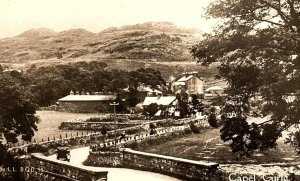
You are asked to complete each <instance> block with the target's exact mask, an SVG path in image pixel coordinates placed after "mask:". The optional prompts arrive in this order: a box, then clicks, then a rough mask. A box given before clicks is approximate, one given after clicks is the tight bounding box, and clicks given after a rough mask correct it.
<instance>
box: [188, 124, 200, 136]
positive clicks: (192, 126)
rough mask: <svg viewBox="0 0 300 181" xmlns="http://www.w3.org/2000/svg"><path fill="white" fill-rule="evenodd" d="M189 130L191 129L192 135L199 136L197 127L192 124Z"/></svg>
mask: <svg viewBox="0 0 300 181" xmlns="http://www.w3.org/2000/svg"><path fill="white" fill-rule="evenodd" d="M190 128H191V131H192V132H193V133H196V134H199V133H200V128H199V127H197V126H196V125H195V124H194V123H191V124H190Z"/></svg>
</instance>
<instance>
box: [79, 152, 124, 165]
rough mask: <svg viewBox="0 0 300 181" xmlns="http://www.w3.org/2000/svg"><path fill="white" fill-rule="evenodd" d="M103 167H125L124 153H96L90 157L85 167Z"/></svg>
mask: <svg viewBox="0 0 300 181" xmlns="http://www.w3.org/2000/svg"><path fill="white" fill-rule="evenodd" d="M99 163H100V165H101V167H123V153H122V152H111V151H106V152H95V153H91V154H89V156H88V159H87V160H86V161H85V162H84V165H91V166H99Z"/></svg>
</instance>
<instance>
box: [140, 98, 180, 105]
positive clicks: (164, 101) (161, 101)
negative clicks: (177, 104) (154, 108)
mask: <svg viewBox="0 0 300 181" xmlns="http://www.w3.org/2000/svg"><path fill="white" fill-rule="evenodd" d="M175 100H176V97H175V96H161V97H145V100H144V102H143V106H149V105H150V104H152V103H156V104H157V105H163V106H168V105H170V104H171V103H172V102H173V101H175Z"/></svg>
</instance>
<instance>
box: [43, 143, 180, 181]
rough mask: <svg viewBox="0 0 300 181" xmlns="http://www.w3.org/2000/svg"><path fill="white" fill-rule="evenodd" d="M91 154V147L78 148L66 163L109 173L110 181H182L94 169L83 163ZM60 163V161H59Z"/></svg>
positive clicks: (151, 174) (122, 169)
mask: <svg viewBox="0 0 300 181" xmlns="http://www.w3.org/2000/svg"><path fill="white" fill-rule="evenodd" d="M88 154H89V147H83V148H77V149H73V150H71V160H70V162H69V163H68V162H65V163H68V164H70V165H73V166H77V167H78V166H80V167H81V168H84V169H89V170H93V171H108V181H121V180H124V181H125V180H130V181H141V180H143V181H180V180H179V179H176V178H172V177H169V176H166V175H162V174H157V173H153V172H145V171H139V170H132V169H126V168H106V167H92V166H84V165H82V162H83V161H84V160H85V159H86V158H87V156H88ZM47 159H50V160H56V155H51V156H49V157H48V158H47ZM58 162H59V161H58Z"/></svg>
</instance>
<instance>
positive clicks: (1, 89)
mask: <svg viewBox="0 0 300 181" xmlns="http://www.w3.org/2000/svg"><path fill="white" fill-rule="evenodd" d="M24 80H25V79H24V78H23V77H22V75H21V74H15V73H12V74H9V73H2V72H1V73H0V137H1V141H2V138H3V137H4V138H5V140H6V142H9V143H16V142H17V141H18V139H20V138H21V139H23V140H25V141H31V138H32V137H33V136H34V133H35V131H37V125H36V124H37V123H38V122H39V119H38V117H36V116H35V113H36V110H37V105H36V104H33V103H32V100H31V97H32V95H31V94H30V92H28V91H27V86H26V84H25V82H26V81H24ZM0 166H2V167H5V168H10V169H12V168H15V169H16V170H17V169H18V168H19V163H18V161H17V160H16V159H15V158H14V155H13V154H11V153H9V152H8V150H7V147H6V146H5V145H4V144H3V143H2V142H0ZM14 174H16V175H14ZM12 176H16V178H20V177H19V175H17V173H12V174H8V175H1V176H0V180H4V179H7V180H13V179H14V178H11V177H12Z"/></svg>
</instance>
